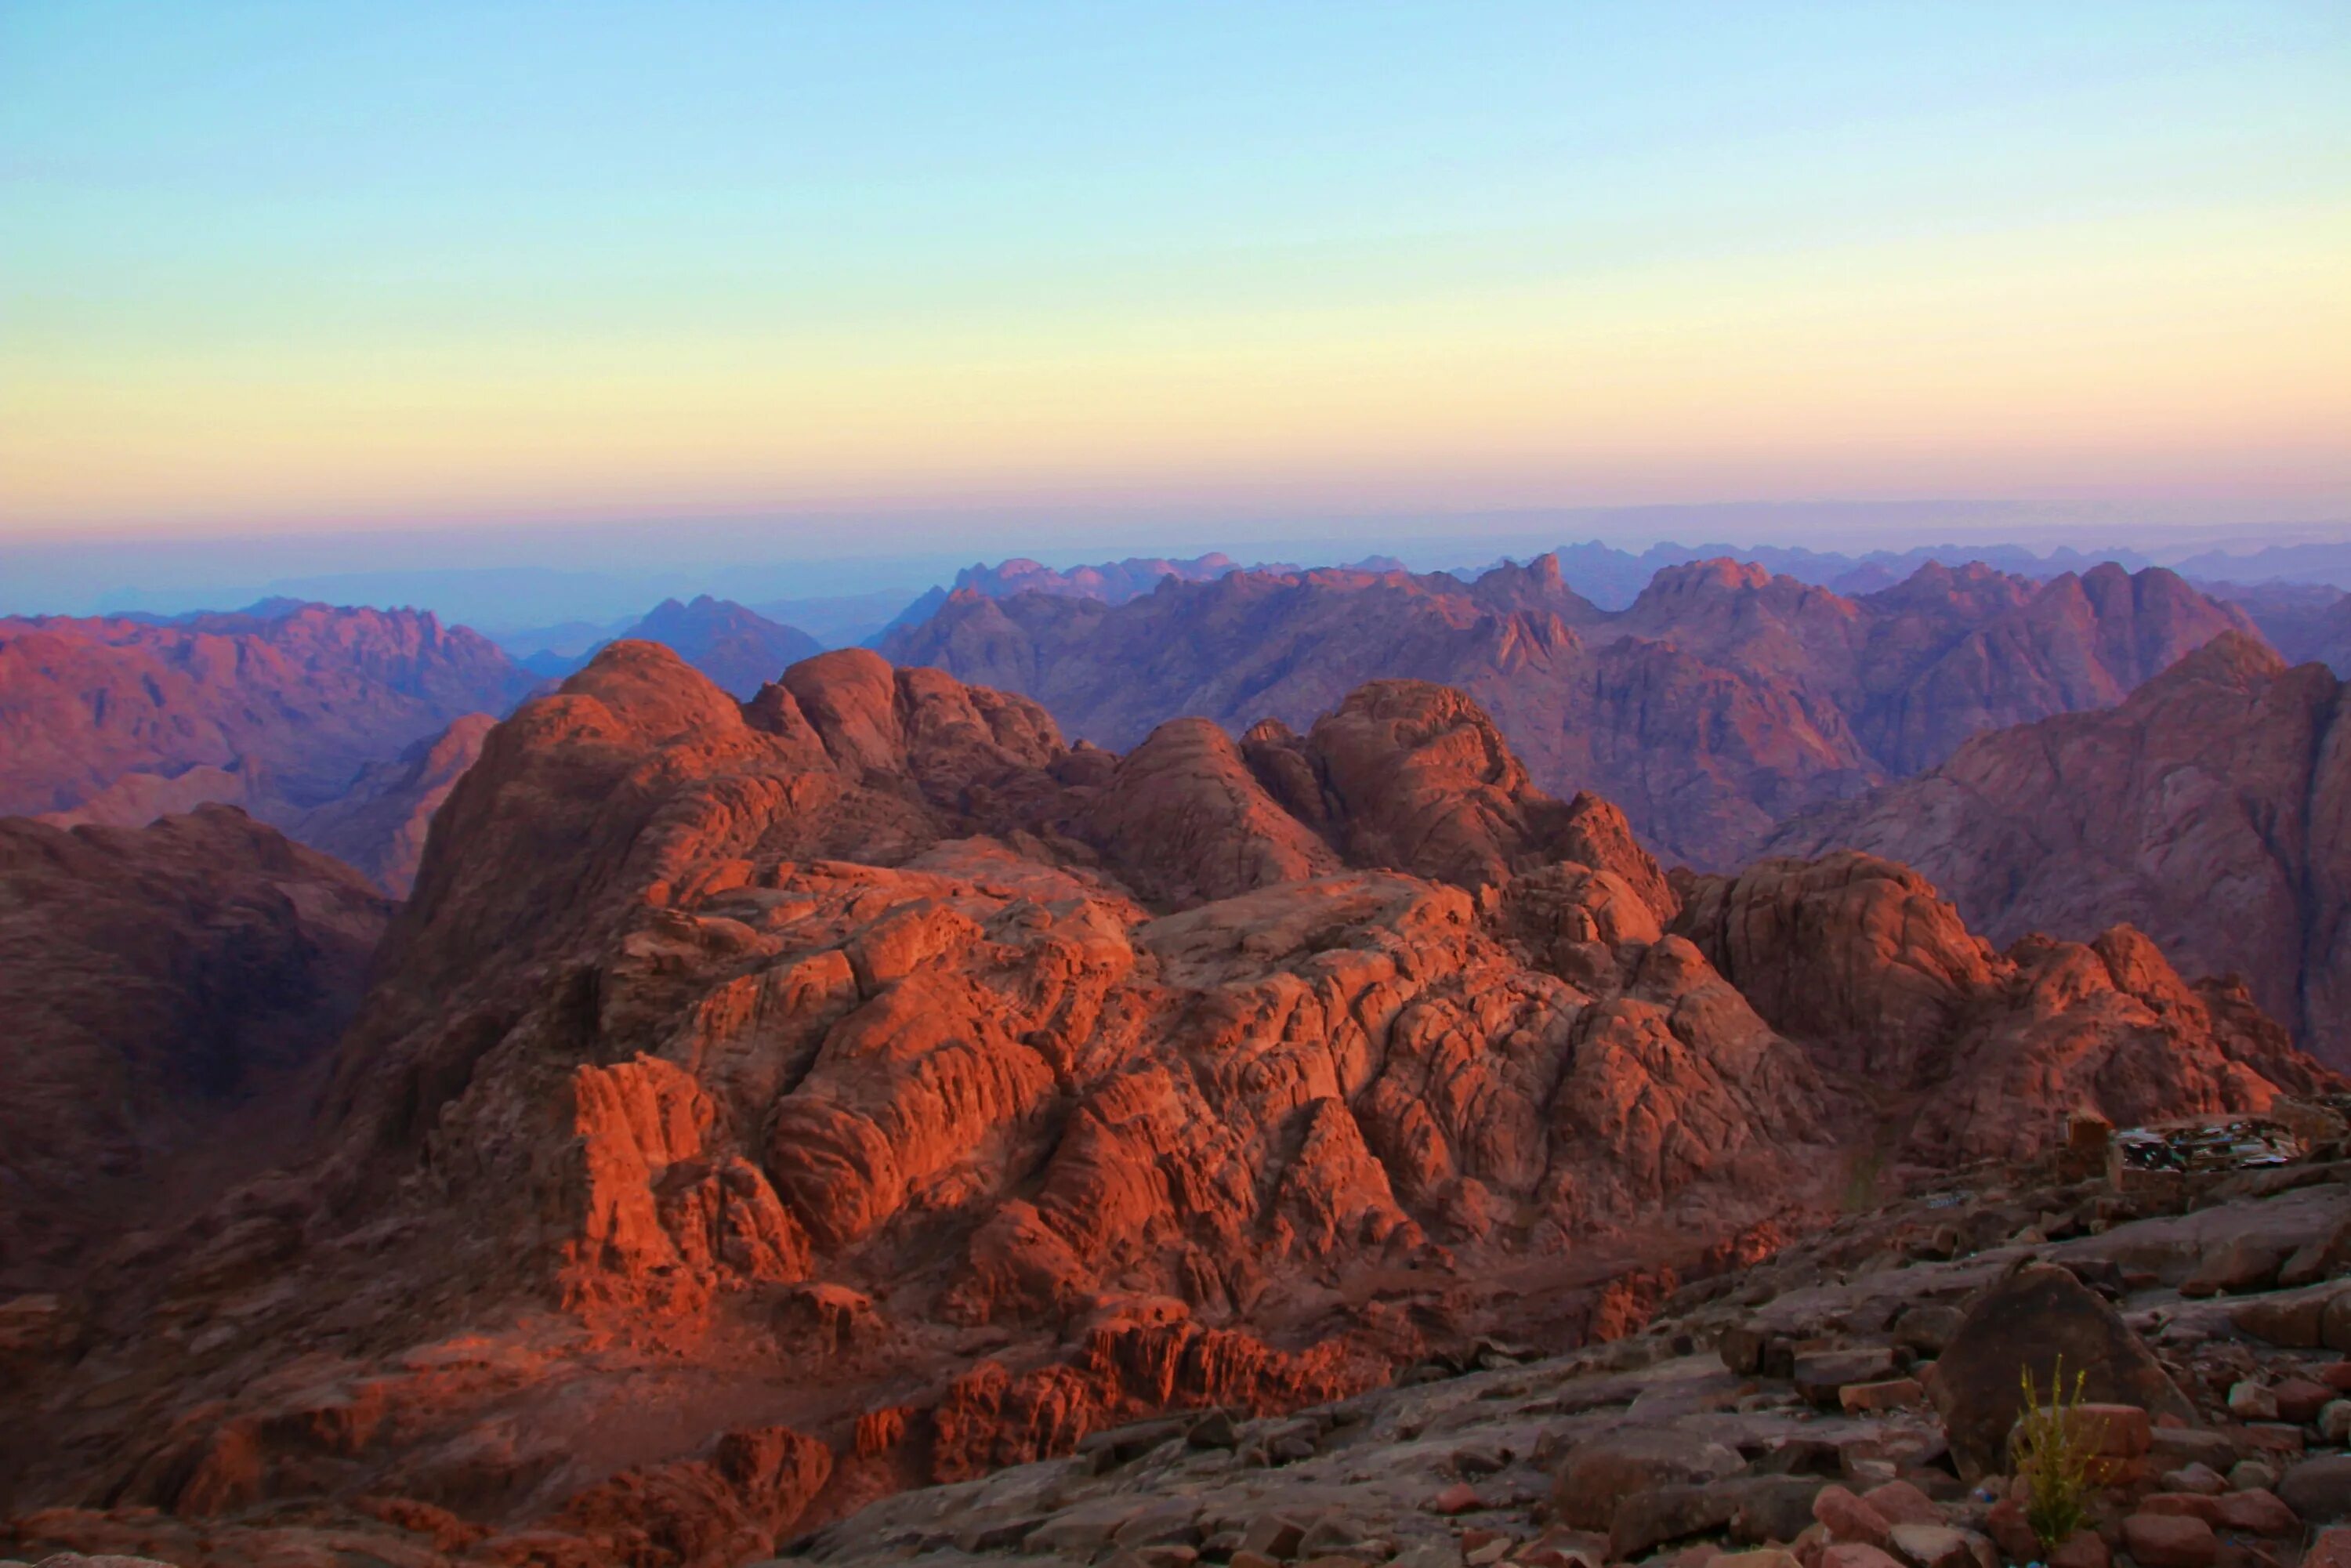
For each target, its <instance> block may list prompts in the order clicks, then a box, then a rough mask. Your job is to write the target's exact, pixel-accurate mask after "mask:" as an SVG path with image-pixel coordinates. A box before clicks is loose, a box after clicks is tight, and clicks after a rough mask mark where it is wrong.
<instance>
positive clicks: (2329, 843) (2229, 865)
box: [1773, 636, 2351, 1064]
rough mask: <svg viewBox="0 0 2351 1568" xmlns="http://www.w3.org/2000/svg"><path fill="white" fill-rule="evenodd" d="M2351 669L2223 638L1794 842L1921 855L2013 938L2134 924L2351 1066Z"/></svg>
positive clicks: (2173, 955)
mask: <svg viewBox="0 0 2351 1568" xmlns="http://www.w3.org/2000/svg"><path fill="white" fill-rule="evenodd" d="M2344 690H2345V688H2344V686H2343V685H2342V684H2341V683H2339V682H2337V681H2336V680H2335V678H2334V676H2333V675H2331V674H2328V672H2327V671H2326V670H2325V668H2324V667H2322V666H2320V665H2317V664H2307V665H2303V666H2301V667H2298V668H2295V669H2292V670H2289V669H2287V668H2286V667H2285V665H2284V664H2283V662H2282V661H2281V660H2279V659H2278V657H2277V656H2276V655H2275V654H2273V653H2271V652H2270V651H2269V650H2268V649H2266V648H2264V647H2262V645H2261V644H2260V643H2257V642H2255V641H2254V640H2252V639H2251V638H2247V637H2238V636H2232V637H2224V638H2221V639H2220V640H2219V641H2217V642H2215V643H2212V644H2210V646H2208V647H2206V648H2205V649H2203V650H2201V651H2200V652H2199V653H2195V654H2193V655H2191V656H2189V658H2187V659H2184V660H2182V661H2181V662H2180V663H2179V664H2177V665H2176V666H2174V667H2173V668H2172V669H2171V670H2169V671H2168V672H2167V673H2165V674H2163V675H2162V676H2160V677H2159V678H2158V679H2157V680H2155V681H2153V682H2150V683H2149V684H2147V685H2145V686H2143V687H2141V688H2140V689H2139V690H2138V691H2137V692H2136V693H2135V694H2133V695H2131V697H2130V698H2129V699H2128V700H2126V702H2124V703H2123V704H2122V705H2121V706H2118V707H2116V708H2112V709H2109V710H2107V711H2105V712H2099V713H2085V714H2076V715H2070V716H2062V717H2057V718H2052V719H2047V720H2044V721H2043V722H2041V723H2038V724H2033V725H2027V726H2022V727H2016V728H2011V729H2005V730H2001V731H1997V732H1995V733H1992V734H1990V735H1985V736H1981V737H1978V738H1977V739H1975V740H1974V741H1972V742H1970V744H1968V745H1967V746H1965V747H1962V748H1961V749H1960V750H1959V754H1958V755H1957V756H1955V757H1953V758H1951V760H1950V761H1949V762H1948V763H1946V764H1944V765H1943V766H1942V767H1940V768H1936V769H1935V770H1934V771H1932V772H1930V773H1928V774H1925V775H1923V776H1922V777H1920V778H1918V779H1913V780H1911V781H1909V782H1907V783H1905V784H1901V785H1897V786H1894V787H1892V788H1889V789H1886V790H1883V791H1880V792H1878V793H1876V794H1873V795H1870V796H1866V797H1864V798H1863V799H1861V800H1855V801H1854V802H1852V803H1850V804H1849V805H1845V806H1841V807H1837V808H1834V809H1830V810H1824V811H1823V812H1820V813H1817V814H1814V815H1811V816H1807V817H1803V818H1799V819H1797V820H1796V821H1792V822H1790V823H1788V824H1787V825H1786V826H1785V827H1784V828H1782V830H1781V831H1780V832H1779V834H1778V835H1777V836H1776V837H1775V839H1774V840H1773V847H1774V848H1775V849H1776V850H1779V851H1781V852H1786V853H1794V854H1817V853H1821V852H1824V851H1826V850H1828V849H1830V848H1832V847H1836V846H1851V847H1853V848H1856V849H1862V850H1867V851H1869V852H1872V853H1876V854H1881V855H1885V856H1887V857H1889V858H1892V859H1896V860H1900V861H1903V862H1907V863H1909V864H1912V865H1915V866H1917V868H1918V869H1919V870H1920V871H1921V872H1922V873H1925V874H1926V875H1927V876H1928V877H1929V878H1930V879H1932V880H1933V881H1934V882H1935V883H1936V884H1937V885H1938V886H1939V887H1942V888H1944V889H1945V890H1947V891H1948V892H1949V894H1950V896H1951V897H1952V899H1953V901H1954V902H1955V903H1956V904H1958V906H1959V911H1960V913H1961V914H1962V915H1965V916H1966V917H1967V919H1968V920H1969V922H1970V924H1972V925H1976V926H1977V927H1979V928H1980V929H1981V930H1983V931H1984V932H1985V933H1986V934H1987V935H1988V936H1991V939H1992V940H1994V941H1996V942H2008V941H2012V940H2014V939H2016V938H2017V937H2019V936H2023V935H2024V934H2026V933H2027V932H2032V931H2046V932H2050V933H2053V934H2054V935H2056V936H2062V937H2067V938H2071V939H2074V940H2076V941H2085V940H2088V939H2090V938H2092V937H2094V936H2096V935H2097V933H2099V932H2100V931H2102V930H2104V929H2105V928H2106V927H2107V926H2110V925H2117V924H2123V923H2127V924H2129V925H2134V926H2137V928H2139V929H2140V930H2143V931H2145V932H2146V933H2147V935H2148V936H2150V937H2152V938H2153V939H2154V941H2155V943H2156V945H2157V946H2158V947H2160V948H2161V949H2162V950H2163V952H2164V953H2165V954H2166V955H2167V956H2168V957H2169V958H2170V960H2171V962H2172V963H2174V964H2176V965H2178V966H2179V967H2180V968H2181V969H2182V970H2183V971H2185V972H2187V973H2189V974H2194V975H2222V974H2235V975H2241V976H2242V977H2244V979H2245V983H2246V984H2247V985H2248V986H2249V987H2250V988H2251V990H2252V996H2253V998H2254V999H2255V1000H2257V1001H2258V1002H2259V1003H2260V1004H2261V1006H2262V1009H2264V1010H2265V1011H2267V1012H2268V1013H2269V1014H2270V1015H2271V1016H2273V1017H2274V1018H2277V1019H2281V1020H2283V1021H2284V1022H2286V1023H2288V1024H2289V1025H2290V1026H2291V1027H2292V1028H2293V1029H2294V1032H2295V1034H2296V1036H2297V1037H2298V1038H2299V1039H2300V1040H2301V1041H2302V1042H2303V1043H2304V1045H2305V1046H2306V1047H2308V1048H2309V1049H2310V1050H2312V1051H2315V1052H2316V1053H2318V1054H2319V1055H2320V1056H2321V1057H2322V1058H2324V1059H2325V1060H2326V1061H2330V1062H2334V1063H2336V1064H2344V1063H2351V1026H2346V1022H2345V1019H2346V1017H2351V955H2346V952H2345V951H2344V950H2343V949H2342V947H2341V945H2340V944H2339V943H2337V942H2336V941H2335V937H2334V936H2333V933H2334V932H2335V930H2336V929H2337V928H2338V927H2339V926H2340V925H2342V922H2343V914H2344V912H2345V911H2346V909H2351V873H2346V872H2345V871H2343V870H2342V869H2341V868H2343V867H2344V866H2345V865H2346V864H2351V760H2346V758H2351V752H2346V741H2351V729H2346V727H2345V725H2344V723H2343V720H2342V718H2341V714H2342V712H2343V710H2344V706H2345V702H2344Z"/></svg>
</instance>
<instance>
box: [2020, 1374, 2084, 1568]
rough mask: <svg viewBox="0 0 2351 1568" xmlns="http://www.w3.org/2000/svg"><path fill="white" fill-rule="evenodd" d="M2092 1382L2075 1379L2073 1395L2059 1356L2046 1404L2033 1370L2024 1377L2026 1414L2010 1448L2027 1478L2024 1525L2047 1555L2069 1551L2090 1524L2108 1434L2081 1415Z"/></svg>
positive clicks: (2025, 1482)
mask: <svg viewBox="0 0 2351 1568" xmlns="http://www.w3.org/2000/svg"><path fill="white" fill-rule="evenodd" d="M2087 1378H2088V1374H2086V1373H2082V1372H2077V1373H2075V1374H2074V1386H2073V1389H2072V1391H2071V1392H2070V1394H2069V1393H2068V1391H2067V1389H2066V1387H2065V1358H2064V1356H2062V1355H2061V1356H2059V1357H2058V1358H2057V1364H2055V1365H2054V1366H2053V1367H2052V1368H2051V1369H2050V1372H2049V1396H2048V1399H2047V1400H2046V1402H2044V1401H2043V1398H2042V1396H2041V1390H2040V1388H2039V1386H2038V1385H2035V1384H2034V1382H2033V1380H2032V1367H2031V1366H2030V1365H2029V1364H2028V1365H2027V1366H2026V1367H2025V1368H2024V1372H2023V1385H2024V1414H2023V1415H2022V1416H2021V1417H2019V1418H2018V1420H2017V1423H2016V1430H2015V1432H2014V1433H2013V1434H2012V1435H2011V1437H2010V1438H2009V1448H2010V1450H2011V1457H2012V1458H2014V1459H2015V1461H2016V1473H2017V1474H2018V1475H2020V1476H2022V1477H2023V1478H2024V1484H2025V1499H2024V1522H2025V1523H2026V1524H2027V1525H2029V1526H2031V1527H2032V1533H2033V1536H2034V1538H2035V1539H2037V1540H2038V1541H2039V1542H2041V1544H2042V1547H2043V1550H2045V1551H2051V1552H2053V1551H2055V1550H2056V1549H2057V1548H2058V1547H2060V1546H2062V1545H2064V1543H2065V1542H2066V1540H2067V1539H2068V1538H2069V1537H2071V1536H2072V1535H2073V1534H2074V1531H2078V1530H2080V1529H2081V1528H2082V1526H2083V1525H2084V1524H2085V1523H2086V1522H2087V1521H2088V1520H2089V1511H2088V1510H2087V1509H2086V1508H2085V1506H2084V1501H2083V1500H2084V1499H2085V1498H2086V1497H2087V1496H2088V1495H2089V1491H2090V1488H2091V1486H2092V1484H2093V1481H2094V1479H2095V1476H2096V1474H2097V1471H2098V1467H2099V1453H2100V1450H2101V1449H2102V1448H2103V1447H2104V1441H2103V1438H2104V1434H2103V1433H2101V1432H2099V1431H2098V1430H2097V1429H2096V1428H2097V1427H2098V1426H2099V1423H2098V1422H2096V1421H2094V1420H2092V1419H2090V1418H2088V1417H2085V1416H2082V1415H2080V1414H2079V1411H2080V1408H2081V1405H2082V1385H2083V1384H2084V1383H2085V1381H2087Z"/></svg>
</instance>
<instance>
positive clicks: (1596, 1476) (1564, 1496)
mask: <svg viewBox="0 0 2351 1568" xmlns="http://www.w3.org/2000/svg"><path fill="white" fill-rule="evenodd" d="M1745 1468H1746V1461H1745V1460H1743V1459H1741V1458H1740V1457H1739V1453H1738V1450H1736V1449H1734V1448H1726V1447H1724V1446H1723V1445H1722V1444H1720V1443H1715V1442H1708V1441H1706V1440H1705V1439H1702V1438H1693V1437H1691V1436H1690V1435H1689V1434H1688V1433H1687V1432H1677V1431H1674V1430H1671V1429H1670V1428H1667V1427H1647V1428H1642V1427H1628V1428H1625V1429H1623V1430H1620V1431H1615V1432H1606V1433H1603V1434H1602V1435H1600V1436H1599V1437H1593V1438H1592V1439H1591V1440H1590V1441H1588V1442H1584V1443H1579V1444H1577V1445H1576V1447H1575V1449H1574V1451H1573V1452H1572V1453H1570V1454H1569V1455H1568V1456H1567V1459H1566V1462H1565V1463H1563V1464H1562V1465H1561V1466H1560V1469H1559V1479H1558V1484H1557V1485H1556V1487H1555V1488H1554V1489H1553V1490H1552V1506H1553V1509H1554V1511H1556V1512H1557V1514H1558V1516H1559V1518H1560V1520H1561V1521H1562V1522H1564V1523H1566V1524H1570V1525H1573V1526H1574V1527H1575V1528H1576V1529H1578V1530H1606V1529H1609V1528H1610V1527H1611V1526H1612V1525H1613V1524H1614V1522H1615V1519H1616V1511H1617V1508H1618V1506H1619V1505H1620V1504H1622V1503H1623V1502H1624V1501H1625V1499H1627V1498H1629V1497H1631V1496H1633V1494H1635V1492H1646V1491H1653V1490H1656V1489H1658V1488H1661V1487H1669V1486H1695V1485H1699V1484H1702V1483H1704V1482H1707V1481H1714V1480H1720V1479H1723V1478H1724V1477H1726V1476H1731V1475H1736V1474H1737V1473H1738V1472H1739V1471H1740V1470H1741V1469H1745ZM1725 1517H1726V1518H1728V1517H1729V1516H1728V1515H1726V1516H1725Z"/></svg>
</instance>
